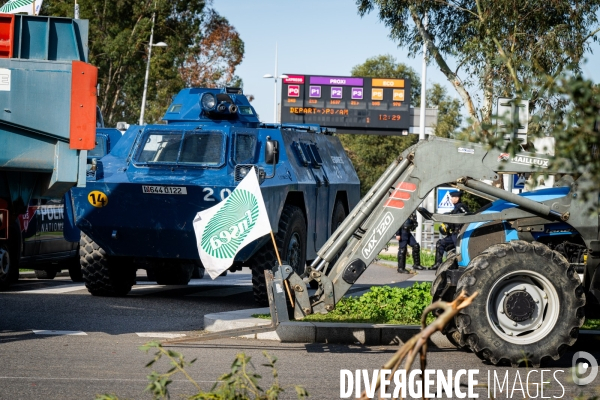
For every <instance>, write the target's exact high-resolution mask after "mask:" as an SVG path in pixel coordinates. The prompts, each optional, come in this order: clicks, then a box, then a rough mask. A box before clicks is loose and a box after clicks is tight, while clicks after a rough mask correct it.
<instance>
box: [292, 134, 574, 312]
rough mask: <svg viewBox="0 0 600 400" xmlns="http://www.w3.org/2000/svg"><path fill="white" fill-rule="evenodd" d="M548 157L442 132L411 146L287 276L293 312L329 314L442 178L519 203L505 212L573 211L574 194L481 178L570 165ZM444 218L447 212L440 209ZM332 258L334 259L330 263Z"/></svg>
mask: <svg viewBox="0 0 600 400" xmlns="http://www.w3.org/2000/svg"><path fill="white" fill-rule="evenodd" d="M549 161H550V160H549V158H548V156H542V155H533V156H532V155H530V154H529V153H528V154H527V155H525V154H523V155H519V154H517V155H516V156H510V155H508V154H506V153H503V152H500V151H498V150H489V149H487V148H486V147H485V146H484V145H479V144H472V143H469V144H465V143H464V142H459V141H455V140H450V139H440V138H436V137H431V138H430V139H429V140H427V141H421V142H419V143H417V144H415V145H414V146H412V147H410V148H408V149H407V150H405V151H404V152H403V153H402V155H401V156H399V157H398V159H396V160H395V161H394V162H393V163H392V164H391V165H390V166H389V167H388V169H387V170H386V171H385V173H384V174H383V175H382V176H381V177H380V178H379V180H378V181H377V182H376V183H375V185H373V187H372V188H371V190H370V191H369V192H368V193H367V194H366V195H365V197H364V198H363V199H362V200H361V201H360V202H359V203H358V204H357V206H356V207H355V208H354V209H353V210H352V212H351V213H350V215H349V216H348V217H347V218H346V219H345V220H344V222H343V223H342V225H341V226H340V227H339V228H338V229H337V230H336V231H335V232H334V234H333V235H332V236H331V237H330V239H329V240H328V241H327V242H326V243H325V244H324V245H323V247H322V248H321V249H320V250H319V252H318V257H317V258H316V259H315V260H314V262H313V263H312V264H311V265H310V267H308V268H307V272H306V273H305V275H304V276H302V277H301V276H298V275H296V274H291V275H290V277H289V278H288V281H289V283H290V284H291V288H292V290H293V293H294V295H293V296H294V297H295V309H294V317H295V318H296V319H301V318H303V317H304V316H306V315H308V314H312V313H323V314H324V313H327V312H329V311H331V310H333V309H334V307H335V304H336V303H337V302H338V301H339V300H340V299H341V298H342V297H343V296H344V294H345V293H346V292H347V291H348V289H350V287H351V286H352V285H353V284H354V283H355V282H356V280H357V279H358V278H359V277H360V275H361V274H362V273H363V272H364V271H365V270H366V269H367V267H368V266H369V265H370V264H371V262H372V261H373V259H375V257H377V255H378V254H379V252H380V251H381V250H382V249H383V248H384V247H385V246H386V245H387V242H388V239H389V238H390V237H392V236H393V235H394V233H395V232H396V231H397V230H398V228H399V227H400V226H401V225H402V224H403V223H404V221H406V219H407V218H408V217H409V216H410V215H411V213H413V212H414V211H415V210H416V209H417V207H418V206H419V205H420V204H421V203H422V202H423V200H424V199H425V197H426V196H427V195H428V194H429V192H430V191H431V190H433V189H434V188H435V187H437V186H439V185H442V184H447V183H455V184H456V185H457V186H460V187H464V188H471V189H472V190H473V192H479V193H483V194H486V195H487V196H488V197H490V198H500V199H504V200H506V201H509V202H514V203H515V204H517V206H518V208H516V209H514V210H513V211H511V213H512V214H514V215H512V214H510V213H509V214H507V215H503V216H502V218H503V219H516V218H523V217H529V216H537V217H546V218H550V219H563V220H566V219H568V217H569V214H568V211H567V210H568V207H569V204H570V198H569V199H566V198H565V199H564V200H563V202H562V203H561V204H560V205H556V204H554V205H549V204H543V203H538V202H536V201H533V200H528V199H524V198H523V197H520V196H517V195H514V194H512V193H508V192H506V191H504V190H501V189H497V188H494V187H492V186H490V185H487V184H485V183H482V182H481V181H482V180H492V181H495V180H497V179H498V178H499V173H530V172H534V171H538V172H539V171H548V172H552V173H563V172H564V171H558V170H552V171H550V170H549V168H548V165H549ZM563 165H566V164H563ZM563 203H564V204H563ZM459 217H460V218H461V222H467V221H469V218H472V219H473V220H474V221H475V220H479V219H480V218H485V219H486V220H490V219H493V218H494V216H493V215H487V216H486V217H481V216H476V215H472V216H468V215H467V216H459ZM453 218H457V217H456V216H453ZM438 220H441V218H440V217H439V216H438ZM451 220H452V221H455V220H453V219H451ZM463 220H464V221H463ZM457 222H458V221H457ZM336 258H337V260H335V259H336ZM333 260H335V262H333V263H332V261H333ZM303 278H308V280H309V281H310V280H315V281H317V282H318V283H319V289H318V290H317V292H316V294H315V295H314V296H312V297H309V296H308V291H307V287H306V282H305V279H303Z"/></svg>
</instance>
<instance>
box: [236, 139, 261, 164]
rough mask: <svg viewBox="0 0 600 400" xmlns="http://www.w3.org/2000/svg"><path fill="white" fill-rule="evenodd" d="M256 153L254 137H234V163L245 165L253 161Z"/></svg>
mask: <svg viewBox="0 0 600 400" xmlns="http://www.w3.org/2000/svg"><path fill="white" fill-rule="evenodd" d="M255 152H256V136H254V135H236V137H235V159H234V161H235V163H236V164H246V163H252V162H253V161H254V154H255Z"/></svg>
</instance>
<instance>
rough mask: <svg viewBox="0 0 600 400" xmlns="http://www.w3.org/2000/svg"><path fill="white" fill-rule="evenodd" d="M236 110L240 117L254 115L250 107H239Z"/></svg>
mask: <svg viewBox="0 0 600 400" xmlns="http://www.w3.org/2000/svg"><path fill="white" fill-rule="evenodd" d="M238 110H239V111H238V113H240V115H254V113H253V112H252V107H250V106H239V107H238Z"/></svg>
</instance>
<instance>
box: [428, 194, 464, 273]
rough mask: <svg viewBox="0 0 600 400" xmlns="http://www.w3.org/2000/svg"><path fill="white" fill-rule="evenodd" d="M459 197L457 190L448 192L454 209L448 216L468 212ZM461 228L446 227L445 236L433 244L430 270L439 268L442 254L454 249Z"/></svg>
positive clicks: (453, 225)
mask: <svg viewBox="0 0 600 400" xmlns="http://www.w3.org/2000/svg"><path fill="white" fill-rule="evenodd" d="M461 196H462V193H461V192H460V191H458V190H456V191H454V192H450V200H451V201H452V204H454V209H453V210H452V211H450V212H449V214H464V213H467V212H469V208H468V207H467V205H466V204H465V203H463V202H461V201H460V198H461ZM461 227H462V224H448V225H447V231H446V233H445V234H446V235H447V236H446V237H445V238H442V239H440V240H438V241H437V243H436V244H435V264H434V265H433V267H431V269H438V268H439V266H440V265H442V259H443V257H444V252H446V251H450V250H452V249H455V248H456V240H457V237H458V232H459V231H460V228H461ZM440 230H441V229H440ZM442 233H444V232H442Z"/></svg>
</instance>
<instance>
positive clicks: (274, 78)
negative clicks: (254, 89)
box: [263, 73, 288, 123]
mask: <svg viewBox="0 0 600 400" xmlns="http://www.w3.org/2000/svg"><path fill="white" fill-rule="evenodd" d="M287 77H288V76H287V75H279V76H277V73H275V76H273V75H271V74H265V75H264V76H263V78H273V80H274V81H275V85H274V86H273V96H274V98H275V104H274V105H273V120H274V121H275V123H278V122H279V118H278V116H277V79H278V78H281V79H285V78H287Z"/></svg>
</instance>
